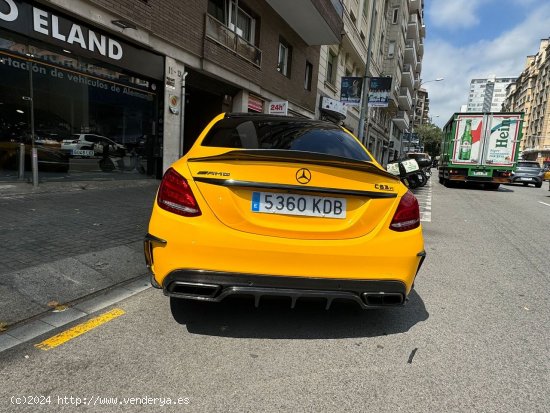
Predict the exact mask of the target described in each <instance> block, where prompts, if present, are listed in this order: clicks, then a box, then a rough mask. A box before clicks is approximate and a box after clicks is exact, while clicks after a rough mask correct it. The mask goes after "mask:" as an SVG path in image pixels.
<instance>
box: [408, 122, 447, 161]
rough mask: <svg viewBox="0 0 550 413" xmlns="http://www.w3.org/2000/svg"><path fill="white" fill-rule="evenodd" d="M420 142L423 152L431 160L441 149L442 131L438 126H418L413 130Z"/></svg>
mask: <svg viewBox="0 0 550 413" xmlns="http://www.w3.org/2000/svg"><path fill="white" fill-rule="evenodd" d="M414 132H415V133H416V134H418V137H419V139H420V142H421V143H422V144H423V145H424V152H427V153H428V154H430V156H431V157H432V158H433V157H434V156H438V155H439V152H440V149H441V139H442V131H441V128H439V126H436V125H434V124H433V123H432V124H425V125H420V126H418V127H416V128H415V129H414Z"/></svg>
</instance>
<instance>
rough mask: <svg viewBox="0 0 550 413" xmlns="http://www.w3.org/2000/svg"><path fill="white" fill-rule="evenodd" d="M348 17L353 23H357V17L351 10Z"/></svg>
mask: <svg viewBox="0 0 550 413" xmlns="http://www.w3.org/2000/svg"><path fill="white" fill-rule="evenodd" d="M349 17H350V19H351V21H352V22H353V24H355V25H357V17H355V14H353V11H351V10H350V11H349Z"/></svg>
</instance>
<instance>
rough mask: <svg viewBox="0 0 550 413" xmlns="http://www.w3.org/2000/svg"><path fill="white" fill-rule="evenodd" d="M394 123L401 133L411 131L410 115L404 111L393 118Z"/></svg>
mask: <svg viewBox="0 0 550 413" xmlns="http://www.w3.org/2000/svg"><path fill="white" fill-rule="evenodd" d="M393 123H394V124H395V126H397V128H398V129H399V130H401V131H404V130H407V129H409V115H408V114H407V112H405V111H404V110H402V111H399V112H397V115H395V118H393Z"/></svg>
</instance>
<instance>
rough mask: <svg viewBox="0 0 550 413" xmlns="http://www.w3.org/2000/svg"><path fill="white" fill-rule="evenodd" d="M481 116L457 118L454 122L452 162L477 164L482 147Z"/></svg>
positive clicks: (482, 123)
mask: <svg viewBox="0 0 550 413" xmlns="http://www.w3.org/2000/svg"><path fill="white" fill-rule="evenodd" d="M483 125H484V122H483V115H471V116H469V115H465V116H459V117H458V119H457V122H456V132H455V147H454V152H453V162H455V163H468V164H471V163H479V162H480V161H481V154H482V147H481V139H480V138H481V134H482V133H483V127H484V126H483Z"/></svg>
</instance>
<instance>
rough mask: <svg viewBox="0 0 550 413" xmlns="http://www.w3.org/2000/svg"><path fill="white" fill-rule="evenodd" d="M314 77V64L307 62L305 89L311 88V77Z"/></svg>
mask: <svg viewBox="0 0 550 413" xmlns="http://www.w3.org/2000/svg"><path fill="white" fill-rule="evenodd" d="M312 77H313V65H312V64H311V63H309V62H306V76H305V79H304V89H305V90H311V79H312Z"/></svg>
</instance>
